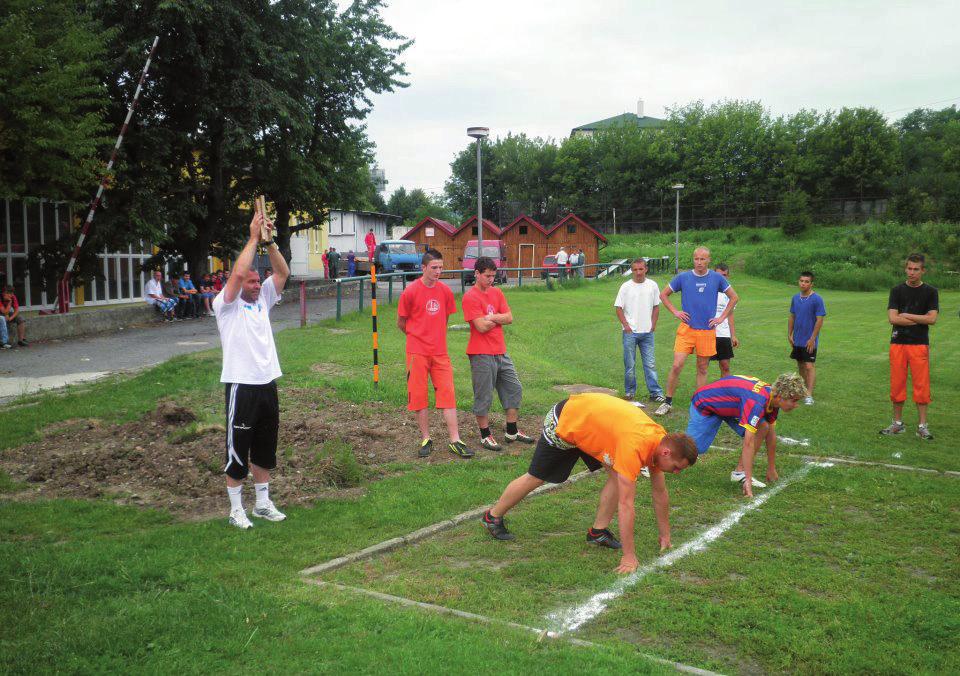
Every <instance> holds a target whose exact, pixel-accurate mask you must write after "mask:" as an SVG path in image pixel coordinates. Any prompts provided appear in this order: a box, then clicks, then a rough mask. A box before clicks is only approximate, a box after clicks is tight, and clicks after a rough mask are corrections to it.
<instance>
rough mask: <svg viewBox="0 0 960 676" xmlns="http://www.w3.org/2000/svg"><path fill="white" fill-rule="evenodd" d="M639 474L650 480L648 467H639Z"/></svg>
mask: <svg viewBox="0 0 960 676" xmlns="http://www.w3.org/2000/svg"><path fill="white" fill-rule="evenodd" d="M640 474H641V475H643V476H645V477H647V478H648V479H649V478H650V468H649V467H641V468H640Z"/></svg>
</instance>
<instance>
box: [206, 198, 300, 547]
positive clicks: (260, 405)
mask: <svg viewBox="0 0 960 676" xmlns="http://www.w3.org/2000/svg"><path fill="white" fill-rule="evenodd" d="M264 224H265V225H266V226H267V228H268V229H269V231H270V232H271V234H272V233H273V223H271V222H270V221H266V222H264V218H263V216H261V215H260V214H257V215H255V216H254V217H253V220H252V221H250V238H249V239H248V240H247V243H246V245H245V246H244V247H243V251H241V252H240V255H239V256H238V257H237V262H236V263H235V264H234V266H233V273H232V274H231V275H230V278H229V279H228V280H227V283H226V285H225V286H224V287H223V290H221V291H220V293H218V294H217V297H216V298H214V299H213V312H214V314H215V315H216V317H217V328H218V329H219V331H220V343H221V344H222V345H223V370H222V371H221V375H220V382H222V383H224V384H225V389H226V400H227V443H226V451H227V464H226V466H225V467H224V468H223V471H224V473H225V474H226V475H227V495H228V496H229V497H230V525H231V526H236V527H237V528H241V529H243V530H246V529H248V528H253V524H252V523H251V522H250V519H249V518H247V513H246V511H244V509H243V502H242V499H241V492H242V490H243V480H244V479H246V478H247V474H249V473H250V472H251V471H252V472H253V486H254V489H255V491H256V496H257V502H256V505H255V506H254V508H253V511H252V512H251V514H252V515H253V516H256V517H259V518H262V519H267V520H268V521H283V520H284V519H285V518H286V515H284V514H283V512H281V511H280V510H279V509H277V508H276V507H275V506H274V504H273V502H271V501H270V470H271V469H273V468H274V467H276V466H277V432H278V430H279V428H280V405H279V401H278V399H277V378H279V377H280V375H281V373H280V362H279V360H278V359H277V348H276V346H275V345H274V343H273V330H272V329H271V327H270V308H272V307H273V306H274V305H275V304H276V302H277V300H278V299H279V298H280V294H281V293H282V292H283V286H284V284H286V282H287V277H289V276H290V268H288V267H287V262H286V261H285V260H284V258H283V255H282V254H281V253H280V250H279V249H278V248H277V245H276V244H275V243H274V242H273V240H272V239H271V240H270V242H269V244H267V245H266V246H267V252H268V254H269V256H270V267H272V268H273V274H272V275H271V276H270V277H269V278H268V279H266V280H265V281H264V282H263V284H262V285H261V284H260V273H259V272H257V269H256V267H255V266H254V264H253V257H254V254H255V253H256V250H257V246H258V245H259V244H260V243H261V241H260V232H261V225H264Z"/></svg>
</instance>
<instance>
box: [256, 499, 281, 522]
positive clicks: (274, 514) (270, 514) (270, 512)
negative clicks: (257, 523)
mask: <svg viewBox="0 0 960 676" xmlns="http://www.w3.org/2000/svg"><path fill="white" fill-rule="evenodd" d="M250 515H251V516H256V517H258V518H261V519H266V520H267V521H283V520H284V519H286V518H287V515H286V514H284V513H283V512H281V511H280V510H279V509H277V506H276V505H274V504H273V502H272V501H267V504H266V505H264V506H263V507H254V508H253V511H252V512H250Z"/></svg>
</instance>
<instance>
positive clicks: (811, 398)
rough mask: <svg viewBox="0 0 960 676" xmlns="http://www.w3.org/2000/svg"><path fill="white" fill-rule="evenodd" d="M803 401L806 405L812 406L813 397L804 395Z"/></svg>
mask: <svg viewBox="0 0 960 676" xmlns="http://www.w3.org/2000/svg"><path fill="white" fill-rule="evenodd" d="M803 403H804V404H806V405H807V406H813V397H804V398H803Z"/></svg>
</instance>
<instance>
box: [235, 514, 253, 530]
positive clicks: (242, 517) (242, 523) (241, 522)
mask: <svg viewBox="0 0 960 676" xmlns="http://www.w3.org/2000/svg"><path fill="white" fill-rule="evenodd" d="M230 525H231V526H236V527H237V528H239V529H240V530H248V529H250V528H253V524H252V523H251V522H250V519H248V518H247V513H246V512H245V511H243V510H242V509H234V510H233V511H231V512H230Z"/></svg>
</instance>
